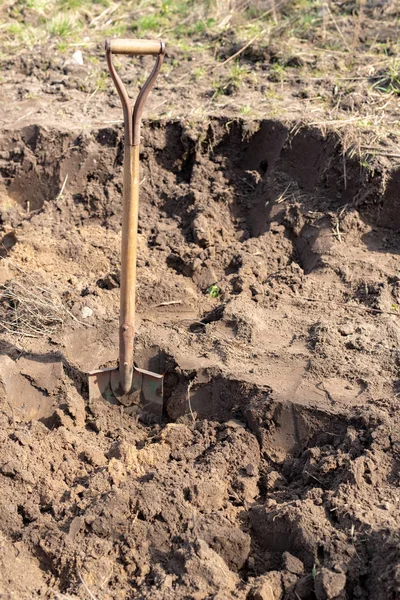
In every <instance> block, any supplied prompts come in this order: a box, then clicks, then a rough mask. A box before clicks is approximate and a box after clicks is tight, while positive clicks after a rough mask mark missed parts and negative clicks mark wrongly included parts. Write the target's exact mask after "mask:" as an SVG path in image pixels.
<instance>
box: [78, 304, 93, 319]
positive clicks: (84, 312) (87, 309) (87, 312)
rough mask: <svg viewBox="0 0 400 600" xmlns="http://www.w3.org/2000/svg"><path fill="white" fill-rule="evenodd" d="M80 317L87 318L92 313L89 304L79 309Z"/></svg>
mask: <svg viewBox="0 0 400 600" xmlns="http://www.w3.org/2000/svg"><path fill="white" fill-rule="evenodd" d="M81 314H82V317H83V318H84V319H88V318H89V317H91V316H92V315H93V310H92V309H91V308H90V307H89V306H84V307H83V308H82V310H81Z"/></svg>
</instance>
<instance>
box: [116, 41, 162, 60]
mask: <svg viewBox="0 0 400 600" xmlns="http://www.w3.org/2000/svg"><path fill="white" fill-rule="evenodd" d="M164 46H165V45H164V42H161V41H160V40H106V50H110V52H112V53H113V54H131V55H133V56H143V55H145V54H152V55H154V56H157V54H162V53H163V50H164Z"/></svg>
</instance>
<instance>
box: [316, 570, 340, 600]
mask: <svg viewBox="0 0 400 600" xmlns="http://www.w3.org/2000/svg"><path fill="white" fill-rule="evenodd" d="M345 585H346V575H345V574H344V573H334V572H333V571H330V570H329V569H326V568H325V567H323V568H322V569H321V570H320V571H319V572H318V573H317V575H316V577H315V596H316V598H317V600H333V599H334V598H336V597H337V596H339V594H340V593H341V592H342V591H343V590H344V586H345Z"/></svg>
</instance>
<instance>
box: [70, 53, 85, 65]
mask: <svg viewBox="0 0 400 600" xmlns="http://www.w3.org/2000/svg"><path fill="white" fill-rule="evenodd" d="M71 60H72V61H73V62H74V63H75V64H77V65H83V55H82V50H77V51H76V52H74V53H73V55H72V56H71Z"/></svg>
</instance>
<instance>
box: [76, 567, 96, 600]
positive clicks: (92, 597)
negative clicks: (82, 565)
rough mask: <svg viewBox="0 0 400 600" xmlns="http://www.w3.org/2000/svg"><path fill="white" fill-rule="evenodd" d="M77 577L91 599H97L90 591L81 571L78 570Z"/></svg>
mask: <svg viewBox="0 0 400 600" xmlns="http://www.w3.org/2000/svg"><path fill="white" fill-rule="evenodd" d="M78 577H79V579H80V580H81V583H82V585H83V587H84V588H85V590H86V591H87V593H88V594H89V596H90V598H91V600H97V598H96V596H95V595H94V594H92V592H91V591H90V588H89V586H88V585H87V583H86V581H85V580H84V579H83V577H82V575H81V572H80V571H78Z"/></svg>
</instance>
